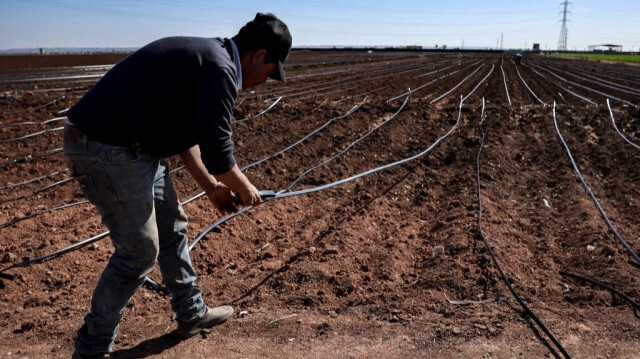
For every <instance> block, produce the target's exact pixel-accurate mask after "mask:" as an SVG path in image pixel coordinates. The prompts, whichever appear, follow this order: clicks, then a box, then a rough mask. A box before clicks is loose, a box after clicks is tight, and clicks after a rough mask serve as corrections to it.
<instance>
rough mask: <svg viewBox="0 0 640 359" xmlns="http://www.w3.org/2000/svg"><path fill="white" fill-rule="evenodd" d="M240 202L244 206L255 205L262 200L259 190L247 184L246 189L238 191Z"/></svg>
mask: <svg viewBox="0 0 640 359" xmlns="http://www.w3.org/2000/svg"><path fill="white" fill-rule="evenodd" d="M239 195H240V199H241V200H242V204H244V205H245V206H257V205H259V204H260V202H262V199H261V198H260V192H258V190H257V189H256V188H255V187H254V186H253V185H249V187H248V188H247V190H246V191H243V192H241V193H239Z"/></svg>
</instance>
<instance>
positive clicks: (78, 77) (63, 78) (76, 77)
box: [0, 74, 104, 83]
mask: <svg viewBox="0 0 640 359" xmlns="http://www.w3.org/2000/svg"><path fill="white" fill-rule="evenodd" d="M102 76H104V74H97V75H70V76H53V77H38V78H27V79H16V80H10V81H0V83H1V82H5V83H22V82H41V81H42V82H43V81H60V80H78V79H80V80H87V79H91V80H93V79H95V78H99V77H102Z"/></svg>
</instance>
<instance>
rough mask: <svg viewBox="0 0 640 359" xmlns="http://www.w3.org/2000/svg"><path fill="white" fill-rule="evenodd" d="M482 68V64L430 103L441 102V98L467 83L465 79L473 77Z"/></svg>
mask: <svg viewBox="0 0 640 359" xmlns="http://www.w3.org/2000/svg"><path fill="white" fill-rule="evenodd" d="M482 66H484V64H482V65H480V66H478V68H477V69H475V71H473V72H472V73H471V74H470V75H468V76H467V77H465V78H464V79H462V81H460V83H458V84H457V85H455V86H454V87H453V88H452V89H451V90H449V91H447V92H445V93H444V94H442V95H440V96H438V97H436V98H435V99H433V100H431V103H434V102H438V101H439V100H441V99H442V98H444V97H445V96H447V95H448V94H450V93H451V92H453V91H454V90H455V89H457V88H458V87H459V86H460V85H462V84H463V83H464V82H465V81H467V79H468V78H469V77H471V76H473V75H474V74H475V73H476V72H478V70H480V69H481V68H482Z"/></svg>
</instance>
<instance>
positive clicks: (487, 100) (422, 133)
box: [0, 51, 640, 358]
mask: <svg viewBox="0 0 640 359" xmlns="http://www.w3.org/2000/svg"><path fill="white" fill-rule="evenodd" d="M47 59H48V60H49V62H47V61H46V60H47ZM114 61H117V56H115V57H114V56H112V57H111V58H108V59H107V58H104V62H101V59H100V58H98V59H96V57H95V56H93V57H88V56H87V57H82V56H76V57H64V56H62V57H55V56H49V57H42V58H38V59H37V60H33V59H29V58H28V57H27V58H20V57H3V58H2V59H0V63H2V66H0V68H1V70H0V89H1V90H2V93H3V95H2V100H0V114H1V115H2V118H0V153H1V156H2V158H0V162H1V163H0V166H1V167H2V168H1V172H0V173H1V180H0V187H1V188H0V227H1V228H0V261H1V262H2V263H0V269H2V272H3V273H4V274H10V275H14V276H15V278H14V279H13V280H9V279H6V278H4V279H2V283H1V284H0V287H2V289H0V323H1V325H0V336H1V337H2V338H3V340H2V341H0V357H6V358H42V357H56V358H58V357H69V356H70V354H71V352H72V351H73V338H74V335H75V331H76V330H77V328H79V326H80V325H81V322H82V319H83V316H84V315H85V314H86V311H87V310H88V306H89V301H90V297H91V293H92V290H93V287H94V285H95V283H96V282H97V279H98V276H99V275H100V273H101V271H102V269H103V268H104V266H105V265H106V261H107V259H108V258H109V256H110V254H111V253H112V252H113V248H112V245H111V243H110V242H109V240H108V237H107V238H105V239H101V240H98V241H96V242H94V243H92V244H89V245H87V246H83V247H82V248H80V249H78V250H75V251H71V252H69V253H66V254H63V255H60V256H56V257H53V258H50V259H49V260H46V261H43V262H39V263H34V264H31V265H28V266H24V267H19V266H16V265H18V264H19V263H21V262H22V261H23V260H25V259H29V258H34V257H38V256H41V255H45V254H48V253H51V252H54V251H56V250H59V249H62V248H65V247H67V246H70V245H72V244H74V243H78V242H80V241H83V240H86V239H88V238H90V237H92V236H95V235H98V234H100V233H102V232H104V231H105V228H104V227H103V226H102V225H101V223H100V220H99V218H98V216H97V212H96V211H95V210H94V208H92V207H91V206H90V205H88V204H86V203H82V201H84V198H83V196H82V193H81V192H80V189H79V187H78V185H77V183H76V182H75V181H73V180H68V179H69V177H70V175H69V172H68V171H66V165H65V163H64V159H63V157H62V154H61V152H60V151H59V150H58V149H59V148H60V147H61V132H60V131H59V130H57V129H58V128H59V127H61V126H62V124H63V118H64V112H62V111H64V110H65V109H67V108H68V107H70V106H72V105H73V104H74V103H75V102H76V101H77V100H78V99H79V98H80V97H81V96H82V94H83V93H84V92H85V91H86V90H88V89H89V88H90V87H91V85H92V84H93V83H94V82H95V81H96V80H97V79H98V78H99V76H101V75H102V74H103V73H104V72H105V71H107V70H108V68H109V67H110V65H112V64H113V63H114ZM34 66H36V68H34ZM287 74H288V76H289V81H288V83H287V84H286V85H282V84H279V83H276V82H269V83H267V84H266V85H265V86H263V87H262V88H259V89H257V90H256V91H255V92H253V93H241V94H240V96H239V99H238V102H237V104H236V105H237V106H236V108H235V109H234V111H235V113H234V114H235V118H236V119H237V120H242V119H247V120H246V121H242V122H238V123H236V124H234V140H235V142H236V148H237V154H236V158H237V160H238V163H239V164H240V165H241V166H250V168H248V169H247V170H246V174H247V175H248V177H249V178H250V179H251V180H252V181H253V182H254V184H255V185H256V186H257V187H259V188H260V189H273V190H276V191H279V190H283V189H286V188H288V187H289V186H290V185H291V184H292V183H293V182H294V181H295V180H296V178H298V176H300V175H301V174H303V172H305V170H307V169H311V168H313V167H314V166H316V165H318V164H320V163H322V162H323V161H325V160H328V159H331V158H332V157H333V156H334V155H336V154H338V153H340V152H341V151H342V150H343V149H346V148H347V147H348V146H349V145H350V144H352V143H354V141H356V140H357V139H359V138H360V137H361V136H362V135H364V134H366V133H367V132H368V131H370V130H372V129H376V130H375V131H374V132H372V133H371V135H370V136H368V137H366V138H364V139H363V140H362V141H360V142H358V143H356V144H355V145H353V146H352V147H349V148H348V151H346V152H345V153H344V154H343V155H341V156H340V157H338V158H336V159H333V160H332V161H330V162H328V163H326V164H325V165H324V166H322V167H319V168H318V169H316V170H314V171H312V172H310V173H309V174H307V175H305V176H304V177H303V178H302V179H301V180H300V181H299V182H297V184H296V185H295V186H294V187H293V188H292V189H291V190H292V191H297V190H300V189H311V188H315V187H318V186H320V185H324V184H328V183H332V182H334V181H337V180H340V179H343V178H347V177H350V176H352V175H355V174H359V173H362V172H365V171H368V170H370V169H373V168H377V167H380V166H383V165H386V164H389V163H393V162H396V161H400V160H403V159H407V158H410V157H412V156H414V157H417V158H415V159H413V160H410V161H407V162H404V163H402V164H399V165H397V166H393V167H390V168H387V169H384V170H380V171H378V172H375V173H372V174H369V175H367V176H364V177H361V178H359V179H356V180H353V181H350V182H347V183H344V184H341V185H338V186H335V187H332V188H329V189H326V190H323V191H319V192H314V193H309V194H302V195H298V196H294V197H289V198H283V199H277V200H273V201H268V202H266V203H264V204H262V205H260V206H258V207H256V208H254V209H252V210H250V211H248V212H246V213H243V214H241V215H239V216H238V217H236V218H233V219H231V220H228V221H226V222H224V223H223V224H221V225H219V226H217V227H215V228H213V229H212V230H211V231H210V232H209V233H208V234H206V236H204V237H203V239H202V240H201V241H200V242H199V243H198V244H197V245H196V246H195V247H194V249H193V252H192V258H193V261H194V263H195V266H196V268H197V270H198V272H199V284H200V286H201V287H202V288H203V292H204V295H205V298H206V300H207V301H208V303H209V304H210V305H218V304H222V303H231V304H232V305H234V307H235V309H236V316H234V318H232V320H230V321H229V322H228V323H226V324H224V325H222V326H220V327H217V328H214V329H212V330H211V332H210V333H209V334H204V335H202V336H197V337H194V338H191V339H189V340H185V341H180V340H178V339H177V337H176V336H175V335H174V333H173V330H174V328H175V322H174V321H173V315H172V312H171V310H170V306H169V298H168V297H166V296H163V295H160V294H158V293H157V292H155V291H153V290H150V289H147V288H142V289H140V290H139V291H138V292H137V294H136V295H135V297H134V298H133V300H132V301H131V303H130V305H129V306H128V308H127V310H126V311H125V315H124V318H123V320H122V322H121V327H120V334H119V336H118V338H117V341H116V345H115V347H114V355H113V356H114V357H115V358H143V357H152V358H186V357H191V358H521V357H522V358H542V357H554V356H555V357H562V353H561V352H560V351H559V349H558V348H557V347H556V346H554V344H553V343H552V340H551V339H550V338H549V337H548V336H547V335H546V334H545V333H544V330H543V329H542V328H541V327H540V326H538V325H537V324H536V322H535V321H534V320H533V319H532V316H531V314H530V313H527V312H525V310H524V309H523V308H522V307H521V306H520V305H519V304H518V302H517V301H515V300H509V301H501V302H491V303H486V304H468V305H460V304H451V303H449V302H448V301H447V298H449V299H451V300H454V301H462V300H466V301H468V300H471V301H481V300H486V299H491V298H496V297H504V296H511V295H512V293H511V292H510V291H509V290H508V288H507V286H506V284H505V281H504V280H503V278H502V277H501V276H500V273H499V271H498V269H497V267H496V265H495V264H494V262H493V261H492V259H491V256H490V253H489V251H488V250H487V247H486V246H485V243H484V242H483V240H482V236H481V235H480V232H479V228H478V219H479V218H480V213H482V216H481V221H480V224H481V226H482V232H483V233H484V237H485V238H486V240H487V241H488V243H489V244H490V246H491V248H492V249H493V251H494V253H495V257H496V259H497V261H498V262H499V264H500V265H501V266H502V268H503V270H504V272H505V274H506V277H507V278H508V280H509V281H510V283H511V284H512V285H513V288H514V290H515V291H516V292H517V293H518V294H519V295H520V296H522V298H523V300H524V302H525V303H526V305H527V306H528V307H529V308H530V309H531V311H532V312H533V313H535V316H536V317H537V318H539V320H540V321H541V323H543V324H544V326H545V327H546V328H548V330H549V331H550V332H551V333H552V334H553V336H554V337H555V338H556V339H557V340H558V342H559V343H560V344H561V345H562V347H563V348H564V350H566V352H567V353H568V354H569V355H571V356H572V357H575V358H638V357H640V354H639V353H640V321H639V320H638V317H636V316H635V315H634V314H635V311H634V309H633V308H634V305H635V306H637V304H632V303H630V302H627V301H625V300H623V299H621V297H620V296H618V295H616V296H612V295H611V294H610V292H609V291H608V290H606V289H604V288H602V287H600V286H597V285H591V284H589V283H587V282H585V281H583V280H577V279H574V278H570V277H567V276H563V275H561V274H560V272H569V273H573V274H577V275H580V276H584V277H588V278H591V279H595V280H598V281H600V282H603V283H606V284H608V285H610V286H611V287H613V288H615V289H617V290H619V291H621V292H623V293H625V294H626V295H628V296H629V297H630V298H631V299H632V300H635V301H637V300H639V299H640V278H639V274H640V269H639V268H637V267H634V266H633V265H631V264H630V263H629V262H628V259H629V258H630V257H629V252H628V251H627V250H626V249H625V247H624V246H623V244H622V243H621V240H620V239H622V240H624V241H625V242H627V243H628V244H629V246H630V248H631V249H632V251H637V250H639V249H640V149H639V148H636V147H634V146H633V145H632V144H629V143H627V142H625V140H624V139H623V137H621V136H620V134H619V133H618V132H617V131H616V129H615V127H614V126H613V123H612V119H611V115H610V113H609V109H608V108H607V104H606V99H607V98H609V99H610V101H611V108H612V113H613V117H614V118H615V123H616V125H617V126H618V128H619V130H620V132H621V133H622V134H623V135H624V136H626V138H627V139H628V140H629V141H631V142H632V143H635V144H636V146H637V144H639V143H640V120H639V118H640V116H639V115H640V111H639V110H638V107H637V105H638V103H639V102H640V101H639V98H640V68H638V67H632V66H627V65H623V64H604V63H595V62H585V61H580V60H561V59H553V58H546V57H541V56H538V57H533V56H532V57H527V58H525V59H524V61H523V63H522V64H521V65H520V66H517V67H516V65H514V64H513V62H512V61H510V59H509V58H508V57H507V56H506V55H500V54H493V55H488V54H470V53H465V54H456V53H448V54H444V53H437V54H428V53H417V52H413V53H401V52H373V53H365V52H330V51H326V52H321V51H317V52H306V51H295V52H293V53H292V56H291V57H290V60H289V61H288V64H287ZM408 88H411V89H412V90H413V92H412V94H411V96H410V98H409V99H408V101H407V102H406V105H405V106H404V107H402V104H403V102H404V100H405V97H406V95H403V94H404V93H406V92H407V89H408ZM444 94H446V95H445V96H443V97H441V96H442V95H444ZM401 95H403V96H401ZM398 96H400V97H398ZM461 96H462V97H465V100H464V103H463V104H462V106H461V107H460V99H461ZM396 97H398V98H397V99H394V98H396ZM278 98H280V100H279V102H278V103H276V104H275V105H274V106H273V107H272V108H270V109H269V110H268V111H265V110H266V109H267V108H269V106H270V105H271V104H273V103H274V101H276V100H277V99H278ZM392 99H393V100H392ZM483 99H484V109H483ZM390 100H391V101H390ZM554 102H556V103H557V107H556V115H557V124H558V129H559V130H560V133H561V134H562V136H563V137H564V139H565V141H566V143H567V145H568V146H569V147H570V149H571V153H572V155H573V157H574V159H575V162H576V164H577V166H578V168H579V169H580V171H581V172H582V175H583V176H584V179H585V181H586V183H588V185H589V187H590V189H591V191H592V192H593V194H594V195H595V197H596V198H597V201H598V202H599V204H600V205H601V207H602V209H603V212H604V213H605V214H606V216H607V217H608V218H609V220H610V222H611V224H612V226H613V228H615V230H616V231H617V232H618V233H619V237H616V236H614V234H613V232H612V230H611V229H610V228H609V227H608V226H607V224H606V222H605V221H604V219H603V217H602V216H601V214H600V212H599V211H598V208H597V207H596V205H595V204H594V201H593V200H592V199H591V198H590V197H589V195H588V193H587V191H586V190H585V188H584V187H583V185H582V183H581V182H580V179H579V177H578V175H577V174H576V172H575V170H574V168H573V167H572V165H571V162H570V160H569V156H568V154H567V152H566V150H565V148H564V147H563V145H562V142H561V141H560V137H559V136H558V133H557V132H556V128H555V126H554V114H553V103H554ZM358 104H361V106H360V107H357V108H356V109H355V110H354V111H353V112H349V111H350V110H352V109H354V107H355V106H357V105H358ZM263 111H265V112H263ZM394 115H395V117H394ZM392 117H393V118H392ZM390 118H392V119H391V120H390V121H389V122H388V123H385V124H384V125H382V126H380V127H376V126H378V125H380V124H382V122H383V121H384V120H387V119H390ZM47 120H53V121H51V122H47V123H41V122H44V121H47ZM176 120H177V121H179V119H176ZM330 120H333V121H330ZM458 120H459V121H458ZM481 120H482V127H480V126H479V125H480V121H481ZM32 122H37V123H35V124H30V123H32ZM325 125H326V126H325ZM452 129H453V132H452V133H451V134H450V135H449V136H448V137H444V136H445V135H446V134H447V133H448V132H449V131H450V130H452ZM43 130H46V131H45V132H43V133H42V134H38V135H35V136H32V137H26V138H23V139H19V140H14V139H17V138H19V137H22V136H28V135H30V134H34V133H37V132H40V131H43ZM314 131H316V132H314ZM483 133H484V135H485V137H484V140H483ZM308 134H312V135H310V136H309V137H305V136H307V135H308ZM302 139H304V141H301V140H302ZM439 139H442V140H441V141H440V142H438V143H437V144H436V142H437V141H438V140H439ZM298 142H299V143H298ZM293 144H296V145H295V146H293V147H291V148H290V149H288V150H287V151H286V152H282V153H280V152H281V151H282V150H284V149H285V148H287V147H289V146H291V145H293ZM434 144H435V145H434ZM432 145H434V146H433V147H432V149H431V150H429V151H427V149H429V148H430V146H432ZM481 148H482V151H481V152H480V153H479V150H480V149H481ZM425 152H426V153H425ZM421 153H423V154H422V156H416V155H418V154H421ZM262 159H267V160H265V161H262V162H260V163H258V164H255V162H256V161H259V160H262ZM170 163H171V164H172V167H173V168H178V167H179V166H180V163H179V160H178V159H177V158H171V159H170ZM478 164H479V166H480V168H479V174H478V168H477V165H478ZM172 176H173V179H174V183H175V185H176V188H177V190H178V192H179V197H180V199H181V200H182V201H185V200H187V199H189V198H192V197H193V196H195V195H197V194H198V193H199V192H200V191H199V189H198V188H197V186H196V184H195V182H194V181H193V180H192V179H191V178H190V177H189V175H188V174H187V173H185V171H184V170H177V171H176V172H174V173H173V174H172ZM32 179H36V180H34V181H31V182H29V183H21V182H24V181H27V180H32ZM478 179H479V180H480V185H479V186H478V182H477V181H478ZM58 182H61V183H58ZM478 189H480V196H479V198H480V199H481V204H482V206H481V208H482V212H480V206H479V202H478ZM78 203H79V204H78ZM63 205H70V206H69V207H66V208H62V209H56V210H51V209H54V208H57V207H59V206H63ZM184 208H185V211H186V212H187V214H188V216H189V218H190V227H189V231H190V237H191V238H193V239H195V238H196V237H197V236H199V235H200V234H201V233H202V232H203V231H205V230H206V229H207V228H209V227H210V226H211V225H212V224H213V223H214V222H215V221H217V220H219V219H220V218H221V216H220V215H219V214H217V213H215V212H214V211H213V210H212V207H211V206H210V204H209V203H207V201H206V200H205V199H203V198H198V199H196V200H194V201H193V202H191V203H189V204H186V205H185V206H184ZM41 212H43V213H41ZM29 216H33V217H30V218H26V217H29ZM634 254H635V252H634ZM12 266H15V267H12ZM8 267H12V268H10V269H7V268H8ZM152 278H153V279H154V280H155V281H157V282H161V278H160V275H159V273H158V271H156V272H154V274H153V275H152ZM634 303H637V302H634Z"/></svg>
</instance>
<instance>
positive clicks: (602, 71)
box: [569, 66, 640, 85]
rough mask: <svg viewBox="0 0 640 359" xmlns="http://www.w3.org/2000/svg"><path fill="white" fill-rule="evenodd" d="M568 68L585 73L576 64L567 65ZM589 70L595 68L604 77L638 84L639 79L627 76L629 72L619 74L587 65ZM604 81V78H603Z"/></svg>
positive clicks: (592, 70) (639, 82)
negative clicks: (635, 79)
mask: <svg viewBox="0 0 640 359" xmlns="http://www.w3.org/2000/svg"><path fill="white" fill-rule="evenodd" d="M569 68H572V69H575V70H577V71H579V72H581V73H582V74H584V75H586V70H585V69H584V68H582V67H578V66H569ZM588 70H589V71H591V72H595V71H596V70H597V71H598V75H600V76H604V77H608V78H611V79H615V80H619V81H626V82H627V83H632V84H637V85H640V81H633V80H631V79H630V78H629V75H630V74H629V73H625V74H619V73H617V72H611V71H604V69H601V68H593V67H589V68H588ZM607 73H613V74H617V75H622V76H624V77H623V78H621V77H619V76H613V75H607ZM603 81H604V80H603Z"/></svg>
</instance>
